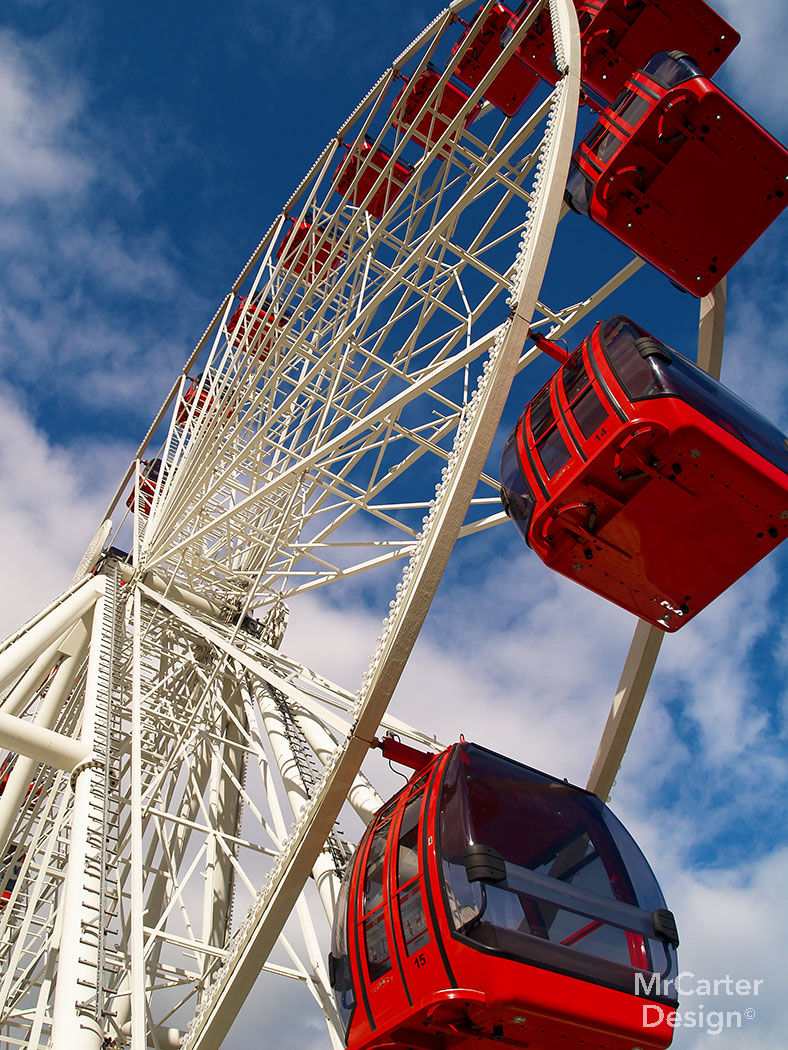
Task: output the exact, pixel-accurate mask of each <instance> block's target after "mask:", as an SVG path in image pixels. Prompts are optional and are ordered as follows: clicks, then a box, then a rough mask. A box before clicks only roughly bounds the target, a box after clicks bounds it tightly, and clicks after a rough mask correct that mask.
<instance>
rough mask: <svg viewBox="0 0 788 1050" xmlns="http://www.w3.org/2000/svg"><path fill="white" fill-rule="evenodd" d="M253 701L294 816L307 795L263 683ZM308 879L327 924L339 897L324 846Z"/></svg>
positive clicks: (278, 715)
mask: <svg viewBox="0 0 788 1050" xmlns="http://www.w3.org/2000/svg"><path fill="white" fill-rule="evenodd" d="M257 699H258V704H259V707H260V714H261V716H262V719H263V725H264V727H265V731H266V733H267V734H268V741H269V743H270V745H271V751H272V752H273V756H274V761H275V762H276V764H277V766H278V767H279V772H280V774H281V777H282V783H283V784H284V787H285V791H286V792H287V798H288V801H289V802H290V805H291V807H292V809H293V813H294V814H295V816H296V817H298V815H299V814H300V813H301V811H302V810H303V809H304V808H305V806H307V805H308V803H309V795H308V793H307V790H306V788H305V786H304V782H303V780H302V779H301V774H300V773H299V771H298V765H297V764H296V761H295V758H294V757H293V752H292V750H291V748H290V744H289V742H288V740H287V735H286V733H285V727H284V721H283V719H282V716H281V714H280V713H279V711H278V709H277V707H276V704H275V703H274V701H273V699H272V698H271V695H270V693H269V690H268V686H266V685H265V683H261V685H260V687H259V688H258V690H257ZM312 876H313V878H314V880H315V884H316V885H317V890H318V893H319V894H320V901H321V903H322V905H323V908H324V909H325V913H326V915H327V916H328V919H329V922H331V921H333V918H334V909H335V906H336V901H337V896H338V894H339V879H338V878H337V873H336V869H335V868H334V860H333V858H332V856H331V853H330V852H329V850H328V849H326V848H325V847H324V848H323V849H322V850H321V851H320V853H319V854H318V857H317V859H316V860H315V863H314V865H313V866H312Z"/></svg>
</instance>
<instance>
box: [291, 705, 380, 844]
mask: <svg viewBox="0 0 788 1050" xmlns="http://www.w3.org/2000/svg"><path fill="white" fill-rule="evenodd" d="M293 714H294V716H295V720H296V722H298V725H299V726H300V728H301V730H302V732H303V734H304V736H305V737H306V740H307V743H308V744H309V746H310V747H311V748H312V750H313V751H314V752H315V754H316V755H317V757H318V758H319V759H320V761H321V762H322V763H323V765H326V763H327V762H328V761H329V759H330V758H331V756H332V755H333V754H334V752H335V751H336V749H337V743H336V741H335V740H334V739H333V738H332V737H331V735H330V733H329V732H328V730H327V729H326V728H325V726H323V725H322V724H321V723H320V722H319V721H318V720H317V718H316V717H315V716H314V715H313V714H312V712H311V711H306V710H304V708H303V707H294V710H293ZM347 800H348V802H349V803H350V805H351V806H352V807H353V809H354V810H355V812H356V813H357V814H358V816H359V817H360V818H361V819H362V820H363V821H364V823H365V824H369V822H370V821H371V820H372V818H373V817H374V816H375V814H376V813H377V811H378V810H379V809H380V807H381V806H382V805H383V801H384V800H383V799H382V798H381V797H380V795H379V794H378V793H377V791H376V790H375V789H374V788H373V786H372V785H371V784H370V782H369V781H368V780H367V778H366V777H365V776H364V774H363V773H358V774H357V775H356V778H355V780H354V781H353V784H352V785H351V788H350V791H349V792H348V796H347Z"/></svg>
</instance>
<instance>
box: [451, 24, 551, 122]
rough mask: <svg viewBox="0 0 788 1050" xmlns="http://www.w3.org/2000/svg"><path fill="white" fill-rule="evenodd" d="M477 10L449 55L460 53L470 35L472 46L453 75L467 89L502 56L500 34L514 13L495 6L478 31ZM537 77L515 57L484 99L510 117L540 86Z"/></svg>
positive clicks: (475, 83) (495, 80) (488, 88)
mask: <svg viewBox="0 0 788 1050" xmlns="http://www.w3.org/2000/svg"><path fill="white" fill-rule="evenodd" d="M483 10H484V8H483V7H480V8H479V10H478V11H477V12H476V15H475V16H474V18H473V21H472V22H471V25H470V26H469V27H468V29H467V30H466V31H465V32H464V33H463V35H462V36H461V37H460V39H459V40H458V41H457V43H456V44H455V45H454V49H453V51H452V54H454V55H456V54H458V53H459V52H461V51H462V48H463V46H464V44H465V41H466V40H467V39H468V37H469V36H471V35H473V42H472V43H471V46H470V47H469V48H468V50H467V51H466V52H465V54H464V55H463V56H462V58H461V59H460V60H459V63H458V64H457V66H456V68H455V70H454V75H455V76H456V77H457V78H458V79H459V80H461V81H462V82H463V84H467V85H468V87H469V88H475V87H478V86H479V84H480V83H481V81H482V78H483V77H484V75H485V74H486V73H488V72H489V70H490V69H491V68H492V65H493V63H494V62H495V60H496V59H497V58H498V56H499V55H500V53H501V34H502V33H503V31H504V30H505V29H506V27H507V25H508V24H509V20H510V19H511V18H512V17H513V12H512V11H510V10H509V8H508V7H505V6H504V5H503V4H495V6H494V7H492V8H491V9H490V11H489V13H488V15H487V17H486V18H485V20H484V24H483V25H482V26H481V27H478V26H477V24H476V23H477V22H478V19H479V14H480V13H481V11H483ZM539 79H540V78H539V76H538V74H537V73H534V72H533V70H531V69H529V68H528V66H526V64H525V63H524V62H523V61H522V60H521V59H520V58H518V56H517V55H513V56H512V58H510V59H509V61H508V62H507V63H506V65H505V66H504V67H503V69H502V70H501V71H500V73H498V74H497V75H496V77H495V79H494V80H493V81H492V83H491V84H490V85H489V87H487V88H486V89H485V92H484V97H485V98H486V99H487V100H488V101H489V102H492V104H493V105H494V106H497V107H498V109H500V110H501V112H503V113H505V114H506V116H507V117H513V116H514V114H515V113H516V112H517V111H518V109H519V108H520V106H522V104H523V103H524V102H525V100H526V99H527V98H528V96H529V95H530V94H531V92H532V91H533V89H534V88H535V87H536V85H537V84H538V83H539Z"/></svg>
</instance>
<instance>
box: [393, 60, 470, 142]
mask: <svg viewBox="0 0 788 1050" xmlns="http://www.w3.org/2000/svg"><path fill="white" fill-rule="evenodd" d="M440 78H441V73H440V71H439V70H437V69H436V68H435V67H434V66H432V65H430V66H427V68H426V69H425V70H423V71H422V72H421V74H420V75H419V78H418V80H417V81H416V83H415V84H414V85H413V88H412V90H411V88H410V81H409V80H408V78H407V77H403V80H405V85H404V87H403V88H402V91H400V93H399V95H397V97H396V99H395V100H394V116H393V118H392V121H391V123H392V124H393V125H394V127H395V128H400V129H401V130H402V131H404V132H410V134H411V135H412V137H413V138H414V139H415V140H416V141H417V142H420V143H421V144H422V145H424V146H431V145H432V144H433V142H435V141H436V140H437V139H439V138H440V136H441V135H442V134H443V133H444V131H445V130H446V128H447V127H448V126H449V123H450V122H451V121H452V120H453V119H454V118H455V117H456V116H457V114H458V113H459V112H460V111H461V110H462V108H463V106H464V105H465V103H466V102H467V101H468V97H469V96H468V95H467V94H466V93H465V92H464V91H463V90H462V89H461V88H459V87H457V85H456V84H453V83H452V82H451V81H450V80H448V81H447V82H446V83H445V84H444V86H443V89H442V91H441V92H440V94H439V95H438V96H437V98H436V99H435V100H434V101H433V102H432V103H431V104H430V106H429V107H428V108H427V110H426V111H425V113H424V115H423V116H422V117H421V118H420V119H419V120H418V123H416V126H415V128H414V127H412V125H413V123H414V121H416V120H417V118H418V114H419V112H420V111H421V109H422V106H424V103H425V102H426V101H427V99H428V98H429V96H430V95H431V94H432V91H433V90H434V88H435V85H436V84H437V83H438V81H439V80H440ZM478 112H479V107H478V106H474V107H473V108H472V109H471V110H470V111H469V112H468V113H467V115H466V116H465V118H464V120H463V123H464V126H465V127H466V128H467V127H468V125H469V124H470V123H471V122H472V121H473V120H475V119H476V116H477V114H478Z"/></svg>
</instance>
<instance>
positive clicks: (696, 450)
mask: <svg viewBox="0 0 788 1050" xmlns="http://www.w3.org/2000/svg"><path fill="white" fill-rule="evenodd" d="M690 456H691V457H692V458H693V459H700V449H699V448H693V449H692V451H691V452H690Z"/></svg>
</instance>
